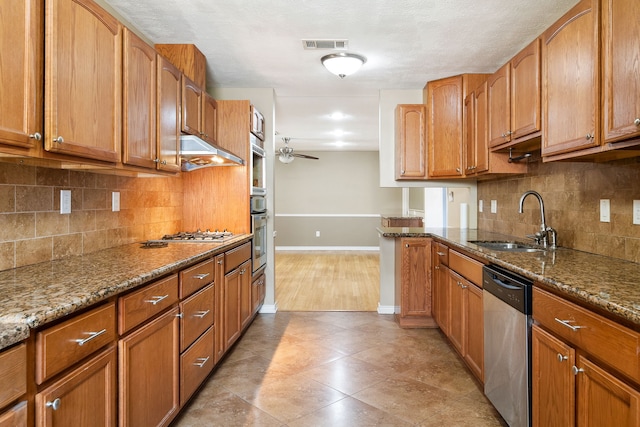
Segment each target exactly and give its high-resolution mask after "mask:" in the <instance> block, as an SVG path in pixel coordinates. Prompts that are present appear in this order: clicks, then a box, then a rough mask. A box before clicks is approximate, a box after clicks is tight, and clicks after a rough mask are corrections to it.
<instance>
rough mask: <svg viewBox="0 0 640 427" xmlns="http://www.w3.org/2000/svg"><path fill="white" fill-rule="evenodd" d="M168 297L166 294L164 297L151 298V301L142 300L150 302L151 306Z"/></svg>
mask: <svg viewBox="0 0 640 427" xmlns="http://www.w3.org/2000/svg"><path fill="white" fill-rule="evenodd" d="M168 297H169V295H168V294H167V295H164V296H161V297H160V296H153V297H151V298H153V299H147V300H144V302H150V303H151V304H153V305H156V304H157V303H159V302H160V301H162V300H163V299H165V298H168Z"/></svg>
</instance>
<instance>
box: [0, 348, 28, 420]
mask: <svg viewBox="0 0 640 427" xmlns="http://www.w3.org/2000/svg"><path fill="white" fill-rule="evenodd" d="M26 392H27V346H26V345H25V344H20V345H17V346H15V347H13V348H11V349H9V350H5V351H3V352H2V353H0V408H1V407H3V406H5V405H7V404H8V403H10V402H11V401H12V400H15V399H17V398H19V397H20V396H22V395H23V394H25V393H26Z"/></svg>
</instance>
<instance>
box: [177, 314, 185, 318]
mask: <svg viewBox="0 0 640 427" xmlns="http://www.w3.org/2000/svg"><path fill="white" fill-rule="evenodd" d="M176 317H179V318H181V319H182V318H183V317H184V313H178V314H176Z"/></svg>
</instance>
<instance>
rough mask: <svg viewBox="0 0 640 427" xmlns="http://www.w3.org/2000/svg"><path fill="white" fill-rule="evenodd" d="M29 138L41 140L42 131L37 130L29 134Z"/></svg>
mask: <svg viewBox="0 0 640 427" xmlns="http://www.w3.org/2000/svg"><path fill="white" fill-rule="evenodd" d="M29 138H31V139H35V140H36V141H40V140H41V139H42V135H41V134H40V132H36V133H32V134H31V135H29Z"/></svg>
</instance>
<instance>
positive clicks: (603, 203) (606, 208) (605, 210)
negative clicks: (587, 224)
mask: <svg viewBox="0 0 640 427" xmlns="http://www.w3.org/2000/svg"><path fill="white" fill-rule="evenodd" d="M600 222H611V204H610V202H609V199H600Z"/></svg>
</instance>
